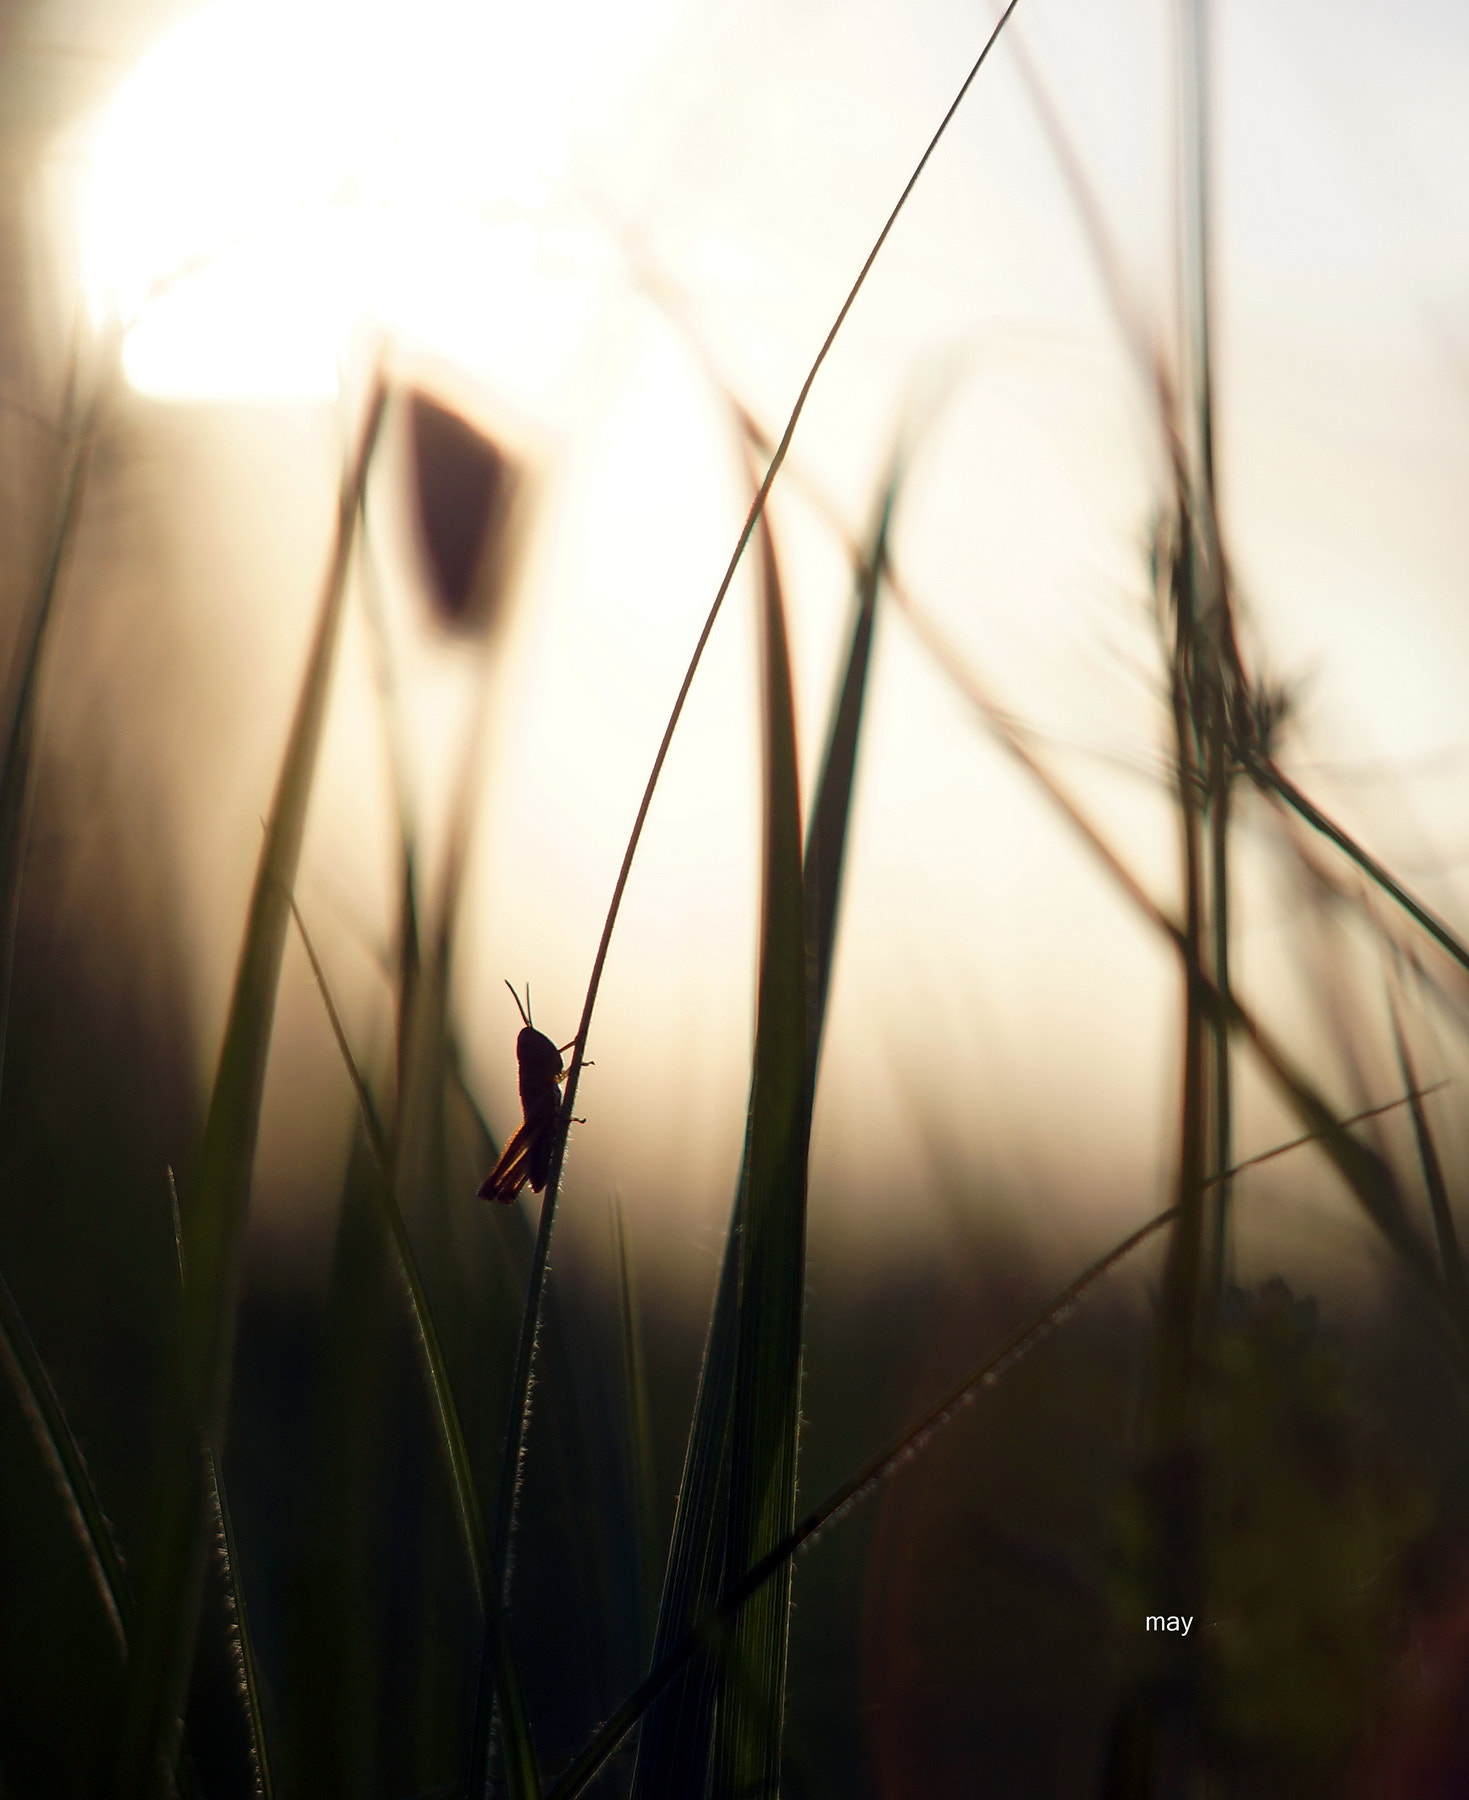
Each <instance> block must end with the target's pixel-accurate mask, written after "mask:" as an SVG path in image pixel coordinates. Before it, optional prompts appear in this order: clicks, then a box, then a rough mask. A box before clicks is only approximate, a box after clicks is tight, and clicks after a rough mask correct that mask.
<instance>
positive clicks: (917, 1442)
mask: <svg viewBox="0 0 1469 1800" xmlns="http://www.w3.org/2000/svg"><path fill="white" fill-rule="evenodd" d="M1177 1216H1178V1208H1177V1207H1174V1206H1170V1207H1169V1208H1168V1210H1167V1211H1166V1212H1162V1213H1159V1214H1157V1216H1156V1217H1154V1218H1152V1219H1149V1220H1148V1222H1147V1223H1146V1224H1145V1225H1142V1226H1140V1227H1139V1228H1138V1229H1137V1230H1136V1231H1134V1232H1131V1233H1130V1234H1129V1235H1128V1236H1127V1237H1125V1238H1124V1239H1123V1240H1122V1242H1121V1243H1120V1244H1117V1245H1115V1246H1114V1247H1113V1248H1112V1249H1111V1250H1109V1251H1108V1252H1107V1254H1106V1255H1105V1256H1103V1257H1100V1258H1098V1260H1097V1261H1096V1262H1094V1263H1093V1264H1092V1265H1091V1266H1090V1267H1089V1268H1087V1269H1085V1270H1083V1272H1082V1273H1081V1274H1080V1275H1078V1276H1077V1278H1076V1279H1075V1280H1074V1281H1073V1282H1072V1283H1071V1284H1070V1286H1068V1287H1066V1288H1064V1289H1063V1290H1062V1291H1061V1293H1059V1294H1057V1295H1056V1296H1055V1298H1054V1299H1052V1300H1050V1301H1048V1302H1047V1304H1046V1305H1045V1306H1044V1307H1042V1308H1040V1310H1039V1311H1037V1312H1036V1313H1034V1314H1033V1315H1032V1316H1031V1317H1030V1318H1029V1319H1028V1320H1027V1321H1026V1323H1025V1324H1023V1325H1022V1326H1020V1328H1019V1329H1018V1330H1016V1331H1013V1332H1011V1333H1010V1335H1009V1336H1008V1337H1007V1338H1005V1339H1004V1340H1003V1341H1002V1342H1001V1343H1000V1344H999V1345H998V1346H997V1347H996V1348H995V1349H993V1350H991V1351H990V1352H989V1353H988V1354H987V1355H986V1356H985V1358H984V1360H983V1361H982V1362H980V1363H979V1364H978V1365H977V1366H976V1367H975V1368H973V1369H971V1370H970V1371H969V1373H968V1374H966V1375H965V1376H964V1378H963V1379H962V1380H961V1381H959V1382H958V1383H956V1384H955V1385H954V1386H953V1387H952V1388H950V1389H949V1390H948V1391H947V1393H945V1394H944V1395H943V1397H942V1398H941V1399H939V1400H938V1401H936V1402H935V1403H934V1405H932V1406H931V1407H930V1408H929V1409H928V1411H927V1412H925V1413H924V1414H923V1416H922V1417H921V1418H920V1419H918V1420H917V1421H916V1422H915V1423H914V1424H913V1425H910V1426H909V1427H908V1428H907V1429H906V1430H905V1431H904V1432H902V1433H901V1434H900V1435H899V1436H898V1437H896V1438H894V1439H893V1440H892V1442H890V1443H889V1444H887V1445H886V1446H885V1447H884V1448H883V1449H881V1450H880V1451H878V1453H877V1454H876V1455H875V1456H873V1457H871V1458H869V1459H868V1461H867V1462H865V1463H864V1464H863V1465H862V1467H861V1468H860V1469H858V1470H857V1471H856V1473H855V1474H853V1475H850V1476H848V1478H847V1479H846V1480H845V1481H844V1482H842V1484H841V1485H840V1486H839V1487H837V1488H835V1489H834V1490H833V1491H832V1492H831V1493H830V1494H828V1495H827V1497H826V1498H825V1499H824V1500H823V1501H822V1502H821V1504H820V1505H819V1506H816V1507H814V1508H813V1509H812V1510H811V1511H810V1512H809V1513H807V1515H806V1516H805V1518H803V1519H802V1520H801V1521H800V1522H799V1524H797V1525H795V1526H794V1527H793V1528H792V1529H791V1530H790V1531H789V1532H788V1533H787V1534H786V1535H785V1536H784V1537H783V1538H782V1539H781V1540H780V1542H779V1543H777V1544H775V1545H773V1546H772V1547H771V1549H770V1550H769V1552H768V1553H767V1554H766V1555H765V1556H764V1557H762V1558H761V1559H760V1561H759V1562H758V1563H756V1564H755V1565H754V1566H753V1567H752V1568H750V1569H749V1570H748V1571H747V1572H746V1573H745V1574H744V1575H743V1576H742V1577H741V1578H740V1579H739V1580H738V1581H736V1582H735V1583H733V1584H732V1585H731V1586H729V1587H728V1588H726V1589H725V1590H724V1592H723V1593H721V1594H720V1596H719V1598H718V1601H717V1603H715V1604H714V1605H713V1606H711V1607H710V1608H709V1609H708V1610H707V1611H706V1612H705V1613H703V1614H702V1615H701V1616H700V1617H699V1618H698V1619H697V1620H696V1621H695V1622H694V1624H693V1625H692V1627H691V1628H690V1629H689V1630H688V1631H686V1632H685V1633H684V1634H683V1635H682V1636H681V1637H680V1638H679V1639H678V1640H677V1641H676V1642H675V1643H674V1644H673V1645H671V1646H670V1648H669V1650H668V1652H667V1653H666V1654H665V1655H663V1656H662V1657H660V1658H659V1659H658V1660H657V1661H656V1662H655V1664H654V1666H653V1668H652V1669H651V1670H650V1672H649V1673H648V1675H647V1676H646V1677H645V1678H644V1679H643V1680H642V1681H641V1682H639V1683H638V1685H637V1687H636V1688H635V1689H634V1690H633V1692H632V1693H631V1694H629V1695H628V1697H627V1699H626V1700H625V1701H624V1702H623V1704H622V1705H621V1706H620V1707H619V1708H618V1709H617V1711H616V1712H615V1713H614V1714H613V1716H612V1717H611V1718H610V1719H609V1720H608V1721H607V1723H606V1724H605V1725H604V1726H602V1728H601V1730H600V1731H598V1732H597V1734H596V1736H595V1737H594V1738H593V1739H592V1740H591V1742H590V1743H589V1744H587V1746H586V1747H585V1749H583V1750H582V1751H581V1752H580V1753H579V1754H578V1755H577V1756H576V1757H575V1759H574V1760H573V1761H572V1762H571V1764H570V1765H569V1766H568V1767H567V1768H566V1769H565V1770H564V1771H563V1772H562V1773H561V1775H560V1776H559V1777H558V1778H557V1779H556V1781H555V1782H554V1783H553V1784H552V1785H551V1787H550V1788H549V1789H548V1790H547V1794H546V1800H575V1796H576V1795H578V1794H581V1793H584V1792H585V1791H586V1788H587V1787H588V1786H589V1784H590V1783H591V1782H592V1780H593V1779H594V1778H595V1777H596V1775H597V1774H598V1772H599V1771H600V1770H601V1769H602V1767H603V1766H604V1765H605V1763H606V1762H607V1759H608V1758H609V1757H610V1756H611V1755H612V1754H613V1753H614V1751H615V1750H616V1749H617V1747H618V1745H619V1744H620V1743H621V1742H622V1741H623V1739H624V1738H625V1737H626V1736H627V1734H628V1733H629V1732H630V1731H631V1730H632V1729H633V1728H634V1726H636V1725H637V1723H638V1721H639V1720H640V1719H641V1718H643V1716H644V1714H646V1713H648V1712H649V1711H650V1710H651V1708H652V1707H653V1706H654V1704H655V1703H656V1701H657V1700H658V1699H659V1697H660V1696H661V1695H662V1694H664V1693H665V1692H666V1691H667V1689H668V1688H669V1686H670V1684H672V1683H673V1682H675V1681H676V1680H677V1679H678V1677H679V1676H680V1674H681V1673H682V1672H683V1671H684V1670H685V1669H686V1668H687V1667H688V1665H689V1663H690V1662H691V1661H693V1659H694V1658H695V1657H697V1656H699V1655H700V1653H701V1652H703V1651H704V1650H706V1649H707V1648H708V1647H709V1645H710V1644H711V1643H713V1642H714V1641H716V1640H717V1638H718V1637H719V1636H720V1635H721V1633H722V1632H723V1630H724V1629H725V1628H726V1627H727V1625H728V1623H729V1621H730V1620H732V1619H733V1618H735V1617H736V1615H737V1614H738V1613H739V1611H740V1609H741V1608H742V1607H743V1606H744V1605H745V1603H746V1602H747V1601H748V1600H749V1599H750V1597H751V1596H752V1595H753V1594H755V1593H756V1592H758V1591H759V1589H760V1588H761V1586H762V1585H763V1584H764V1583H766V1582H768V1581H769V1580H770V1579H771V1578H772V1577H773V1576H774V1575H775V1574H777V1573H778V1572H779V1570H780V1569H782V1568H783V1567H784V1566H785V1565H786V1564H788V1563H789V1562H790V1560H791V1558H792V1557H793V1556H795V1555H796V1554H797V1552H798V1551H800V1550H803V1549H806V1548H808V1547H809V1546H810V1545H811V1544H813V1543H815V1542H816V1540H817V1538H818V1537H820V1536H821V1535H822V1534H823V1533H825V1532H826V1531H827V1530H829V1529H830V1528H831V1527H832V1526H833V1525H837V1524H839V1523H840V1522H841V1520H842V1519H844V1518H845V1517H846V1515H847V1514H848V1513H849V1512H850V1511H851V1510H852V1508H853V1507H855V1506H858V1505H860V1504H861V1502H862V1501H863V1500H865V1499H867V1498H868V1497H869V1495H871V1494H872V1493H874V1492H875V1491H876V1490H877V1489H878V1488H879V1487H880V1486H881V1485H882V1483H883V1482H884V1481H886V1480H887V1479H888V1477H889V1476H891V1475H893V1474H894V1473H896V1471H897V1470H899V1469H901V1468H903V1467H905V1466H906V1465H907V1464H908V1463H910V1462H912V1461H913V1460H914V1458H915V1457H917V1456H919V1455H920V1454H921V1453H922V1452H923V1450H924V1449H926V1448H927V1446H928V1444H929V1443H930V1442H932V1440H933V1438H934V1437H935V1436H936V1435H937V1433H938V1432H939V1431H941V1430H942V1429H943V1427H944V1426H945V1425H947V1424H949V1423H950V1422H951V1420H952V1419H953V1417H954V1414H955V1412H956V1410H957V1409H959V1408H960V1407H963V1406H966V1405H968V1404H969V1403H970V1402H971V1401H972V1400H973V1399H974V1398H975V1394H976V1390H978V1389H980V1388H989V1387H993V1386H996V1385H997V1384H998V1383H999V1381H1000V1380H1001V1378H1002V1377H1003V1376H1004V1375H1005V1374H1006V1373H1007V1372H1008V1370H1010V1369H1011V1368H1013V1367H1014V1365H1015V1364H1016V1363H1017V1362H1019V1360H1020V1359H1021V1357H1022V1356H1024V1355H1025V1354H1026V1353H1027V1352H1028V1351H1030V1350H1031V1349H1033V1348H1034V1347H1035V1345H1036V1344H1038V1343H1040V1342H1041V1341H1042V1339H1043V1338H1045V1337H1047V1336H1048V1335H1049V1334H1050V1332H1051V1331H1053V1330H1054V1329H1055V1328H1056V1326H1058V1325H1059V1324H1061V1323H1062V1322H1063V1320H1065V1319H1066V1318H1067V1317H1069V1316H1070V1314H1071V1312H1072V1311H1073V1310H1074V1309H1075V1307H1076V1306H1077V1304H1078V1303H1079V1302H1080V1301H1081V1300H1082V1299H1083V1298H1084V1296H1085V1295H1086V1293H1087V1292H1088V1290H1089V1289H1091V1288H1092V1287H1094V1286H1095V1285H1096V1283H1097V1282H1098V1281H1100V1280H1101V1278H1102V1277H1103V1276H1104V1275H1105V1274H1107V1273H1108V1271H1109V1270H1111V1269H1113V1268H1115V1267H1116V1266H1117V1264H1118V1263H1120V1262H1121V1261H1123V1259H1124V1258H1125V1257H1128V1256H1130V1255H1131V1254H1132V1252H1133V1251H1134V1250H1136V1249H1137V1248H1138V1247H1139V1246H1140V1245H1142V1244H1144V1243H1146V1242H1147V1240H1148V1239H1149V1238H1151V1237H1153V1236H1154V1235H1155V1234H1156V1233H1157V1232H1159V1231H1161V1230H1162V1229H1163V1228H1164V1226H1166V1225H1171V1224H1172V1223H1173V1222H1174V1220H1175V1219H1176V1218H1177Z"/></svg>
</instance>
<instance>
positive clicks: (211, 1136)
mask: <svg viewBox="0 0 1469 1800" xmlns="http://www.w3.org/2000/svg"><path fill="white" fill-rule="evenodd" d="M385 405H386V388H385V386H384V384H383V381H382V379H381V377H379V378H377V379H376V380H375V381H374V383H373V387H372V391H371V397H370V399H369V401H368V404H367V408H366V412H365V415H364V419H363V423H362V425H361V428H360V431H359V435H358V441H357V444H356V447H355V450H354V452H353V454H352V456H351V457H350V458H349V459H348V463H347V466H346V468H345V470H344V473H343V480H342V487H341V495H340V499H339V505H338V514H337V526H336V536H335V542H334V545H333V549H332V554H331V558H330V563H329V567H328V571H327V575H326V580H325V583H324V585H323V591H322V597H321V603H320V608H319V611H318V616H317V620H316V624H315V628H314V630H313V634H312V639H311V645H310V649H309V651H308V655H307V661H306V667H305V671H304V674H303V678H302V684H301V689H300V693H299V695H298V697H297V702H296V709H295V714H294V717H293V719H292V722H291V728H290V734H289V736H288V739H287V743H286V749H285V753H284V756H283V758H282V762H281V768H280V774H279V776H278V779H277V783H276V791H275V796H274V798H273V800H272V803H271V810H270V814H269V817H268V819H267V822H266V832H265V842H264V844H263V846H262V848H261V853H260V861H259V864H258V866H257V870H256V876H255V885H254V890H253V892H252V895H251V899H250V909H249V914H248V918H247V922H246V927H245V933H244V938H243V941H242V944H241V951H240V961H239V966H238V969H237V972H236V976H235V985H234V992H233V995H232V997H231V1001H230V1008H229V1013H228V1016H227V1019H226V1023H225V1030H224V1039H223V1043H222V1046H221V1049H220V1057H219V1065H218V1071H217V1073H216V1076H215V1080H214V1088H213V1092H212V1094H211V1097H210V1102H209V1110H208V1115H207V1117H206V1120H205V1126H204V1136H203V1141H202V1143H201V1145H200V1150H199V1156H198V1162H197V1165H196V1169H195V1174H194V1179H193V1182H192V1184H191V1191H190V1192H189V1193H188V1194H187V1195H186V1201H187V1204H186V1206H185V1210H184V1241H185V1248H186V1253H187V1260H188V1266H189V1282H188V1286H187V1288H186V1290H185V1293H184V1298H183V1304H182V1309H181V1320H180V1334H179V1357H178V1374H177V1390H176V1393H175V1395H174V1397H173V1411H174V1418H173V1423H172V1428H171V1430H170V1433H169V1439H168V1441H167V1443H166V1446H165V1449H164V1452H163V1466H162V1469H161V1470H160V1474H159V1484H158V1492H157V1497H156V1500H155V1505H154V1512H153V1524H152V1528H151V1529H150V1531H149V1535H148V1543H149V1545H150V1549H151V1552H152V1555H151V1560H150V1564H149V1568H148V1573H147V1580H146V1585H145V1587H144V1591H143V1599H142V1604H141V1606H140V1608H139V1628H138V1633H137V1638H136V1641H135V1644H134V1648H133V1654H132V1656H131V1657H130V1658H129V1662H128V1671H127V1680H126V1684H125V1692H124V1700H123V1719H122V1729H121V1733H120V1737H119V1743H118V1753H117V1763H116V1768H115V1772H114V1778H113V1785H112V1792H113V1794H114V1796H115V1800H147V1797H148V1796H149V1795H152V1794H155V1793H157V1792H158V1791H159V1790H160V1788H164V1787H166V1786H167V1783H168V1780H169V1771H171V1770H172V1768H173V1766H174V1763H175V1760H176V1757H177V1753H178V1742H179V1729H180V1727H179V1721H180V1716H181V1713H182V1708H183V1700H184V1695H185V1691H186V1689H187V1685H188V1679H189V1669H190V1666H191V1664H192V1661H193V1648H194V1639H195V1634H196V1631H197V1626H198V1614H199V1603H200V1598H201V1595H202V1589H203V1582H204V1575H205V1567H206V1562H207V1557H208V1497H207V1485H208V1484H207V1456H208V1453H209V1452H210V1451H213V1453H214V1454H216V1455H217V1454H218V1453H219V1450H220V1447H221V1444H222V1441H223V1436H224V1429H225V1422H226V1418H227V1414H228V1408H229V1384H230V1372H231V1365H232V1362H233V1354H234V1333H235V1315H236V1308H237V1299H238V1285H239V1250H240V1243H241V1239H242V1236H243V1230H244V1223H245V1217H246V1213H247V1211H248V1208H249V1198H250V1180H251V1173H252V1170H253V1166H254V1160H255V1143H256V1138H257V1135H258V1132H259V1124H260V1109H261V1101H262V1097H263V1094H264V1087H265V1070H266V1063H267V1059H268V1056H269V1050H270V1038H271V1029H272V1025H273V1022H274V1016H275V1001H276V991H277V987H278V985H279V978H280V968H281V959H282V957H283V955H284V952H285V940H286V932H287V928H288V926H289V923H290V893H291V889H292V887H293V885H294V882H295V873H296V865H297V862H298V860H299V857H300V850H301V842H302V838H303V836H304V833H305V826H306V812H307V807H308V804H309V802H310V797H311V788H312V778H313V775H314V772H315V766H316V752H317V747H318V745H319V743H320V741H321V734H322V727H323V722H324V719H325V715H326V703H327V697H328V693H329V689H330V681H331V672H332V667H333V663H334V651H335V648H336V642H337V638H338V635H339V626H340V622H341V617H342V610H343V605H344V602H345V598H346V592H347V580H348V573H349V570H350V568H351V561H352V548H353V543H354V540H355V536H356V522H357V518H358V515H359V511H360V507H361V500H362V494H363V491H364V489H365V487H366V484H367V476H368V471H369V469H370V467H371V463H372V455H373V450H374V448H375V446H376V443H377V438H378V433H379V431H380V429H381V425H382V419H383V412H384V408H385Z"/></svg>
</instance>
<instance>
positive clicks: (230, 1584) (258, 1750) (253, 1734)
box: [209, 1452, 275, 1800]
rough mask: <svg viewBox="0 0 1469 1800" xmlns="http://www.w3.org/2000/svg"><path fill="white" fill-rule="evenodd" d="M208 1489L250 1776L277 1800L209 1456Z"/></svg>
mask: <svg viewBox="0 0 1469 1800" xmlns="http://www.w3.org/2000/svg"><path fill="white" fill-rule="evenodd" d="M209 1486H210V1492H211V1497H212V1499H213V1502H214V1521H215V1529H216V1531H217V1532H218V1535H219V1554H220V1561H221V1563H222V1565H223V1573H224V1584H225V1593H226V1595H227V1596H228V1601H229V1607H230V1612H231V1623H232V1626H233V1633H232V1635H233V1642H234V1651H235V1656H236V1659H237V1665H238V1670H239V1677H240V1698H241V1700H242V1701H243V1703H244V1707H245V1728H246V1732H247V1734H248V1736H249V1740H250V1761H251V1772H252V1774H253V1776H254V1778H255V1792H256V1795H257V1797H258V1800H275V1777H274V1775H273V1774H272V1772H271V1760H270V1748H269V1744H268V1742H267V1739H266V1732H265V1707H264V1702H263V1698H262V1690H261V1682H260V1665H259V1663H258V1662H257V1661H256V1657H255V1640H254V1638H253V1636H252V1635H251V1632H250V1615H249V1611H248V1609H247V1608H246V1606H245V1590H244V1588H243V1586H242V1585H241V1582H240V1553H239V1549H238V1547H237V1545H236V1543H235V1527H234V1521H233V1519H232V1518H231V1517H230V1503H229V1496H228V1495H227V1494H226V1493H225V1488H224V1478H223V1476H222V1474H221V1472H220V1467H219V1460H218V1458H217V1457H216V1456H215V1455H214V1454H213V1452H210V1456H209Z"/></svg>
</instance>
